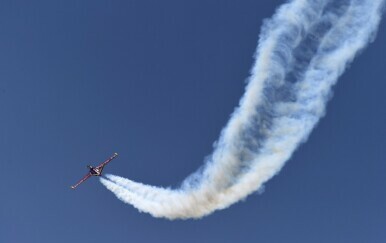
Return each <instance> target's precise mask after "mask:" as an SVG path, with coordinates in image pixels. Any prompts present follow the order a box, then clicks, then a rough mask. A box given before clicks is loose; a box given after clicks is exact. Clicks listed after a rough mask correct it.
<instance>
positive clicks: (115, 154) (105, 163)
mask: <svg viewBox="0 0 386 243" xmlns="http://www.w3.org/2000/svg"><path fill="white" fill-rule="evenodd" d="M117 156H118V154H117V153H114V155H113V156H111V157H110V158H108V159H107V160H106V161H104V162H103V163H102V164H100V165H98V166H97V167H96V168H99V169H103V167H104V166H105V165H107V164H108V163H110V162H111V161H112V160H113V159H115V158H116V157H117Z"/></svg>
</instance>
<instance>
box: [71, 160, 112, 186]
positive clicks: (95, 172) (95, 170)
mask: <svg viewBox="0 0 386 243" xmlns="http://www.w3.org/2000/svg"><path fill="white" fill-rule="evenodd" d="M117 156H118V154H117V153H114V155H113V156H111V157H110V158H108V159H107V160H106V161H105V162H103V163H102V164H100V165H98V166H96V167H93V166H91V165H87V168H88V169H89V170H90V171H89V172H88V173H87V175H85V176H84V177H83V178H82V179H81V180H80V181H79V182H78V183H76V184H75V185H73V186H71V188H72V189H75V188H76V187H77V186H79V185H80V184H82V183H83V182H84V181H86V180H87V179H88V178H90V177H91V176H101V175H102V171H103V168H104V167H105V166H106V165H107V164H108V163H110V162H111V161H112V160H113V159H115V158H116V157H117Z"/></svg>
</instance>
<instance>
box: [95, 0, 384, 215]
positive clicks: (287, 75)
mask: <svg viewBox="0 0 386 243" xmlns="http://www.w3.org/2000/svg"><path fill="white" fill-rule="evenodd" d="M383 4H384V0H369V1H366V0H343V1H342V0H339V1H336V0H293V1H291V2H289V3H287V4H284V5H282V6H281V7H280V8H279V9H278V10H277V11H276V13H275V15H274V16H273V17H272V19H270V20H268V21H266V22H265V24H264V26H263V28H262V33H261V36H260V40H259V45H258V48H257V51H256V62H255V64H254V66H253V69H252V74H251V77H250V78H249V83H248V85H247V87H246V91H245V94H244V96H243V97H242V99H241V101H240V105H239V107H238V108H237V109H236V110H235V112H234V114H233V115H232V117H231V119H230V121H229V122H228V124H227V126H226V127H225V128H224V129H223V131H222V133H221V136H220V138H219V141H218V142H217V144H216V147H215V150H214V152H213V154H212V156H211V157H210V159H209V160H208V161H207V162H206V163H205V165H204V166H203V168H201V169H200V170H199V171H197V172H195V173H194V174H193V175H191V176H190V177H188V178H187V179H185V181H184V182H183V184H182V186H181V187H180V188H178V189H165V188H160V187H155V186H149V185H144V184H141V183H137V182H134V181H131V180H129V179H125V178H121V177H118V176H114V175H108V176H107V179H104V178H101V182H102V183H103V184H104V185H105V186H106V187H107V188H108V189H109V190H111V191H112V192H113V193H114V194H115V195H116V196H117V197H118V198H119V199H121V200H122V201H124V202H126V203H129V204H132V205H133V206H134V207H136V208H137V209H139V210H140V211H143V212H147V213H150V214H151V215H153V216H155V217H165V218H169V219H176V218H199V217H202V216H204V215H207V214H209V213H211V212H213V211H215V210H218V209H223V208H226V207H228V206H229V205H231V204H233V203H235V202H237V201H239V200H240V199H243V198H245V197H246V196H247V195H249V194H250V193H252V192H254V191H257V190H259V189H260V188H261V187H262V185H263V184H264V183H265V182H266V181H268V180H269V179H270V178H272V177H273V176H274V175H275V174H277V173H278V172H279V171H280V169H281V168H282V167H283V165H284V164H285V162H286V161H287V160H288V159H289V158H290V156H291V155H292V153H293V152H294V150H295V149H296V148H297V147H298V146H299V144H300V143H302V142H304V141H305V140H306V139H307V137H308V135H309V133H310V132H311V130H312V128H313V127H314V126H315V125H316V124H317V122H318V120H319V119H320V117H322V116H323V114H324V110H325V104H326V102H327V101H328V99H329V97H330V89H331V87H332V86H333V85H334V84H335V83H336V80H337V78H338V77H339V76H340V75H341V74H342V72H343V71H344V69H345V67H346V65H347V64H348V63H350V62H351V61H352V59H353V58H354V56H355V55H356V54H357V53H358V51H360V50H361V49H363V48H364V47H365V46H366V45H367V44H368V43H369V42H370V41H372V40H373V39H374V37H375V32H376V30H377V28H378V25H379V22H380V19H381V13H382V9H383Z"/></svg>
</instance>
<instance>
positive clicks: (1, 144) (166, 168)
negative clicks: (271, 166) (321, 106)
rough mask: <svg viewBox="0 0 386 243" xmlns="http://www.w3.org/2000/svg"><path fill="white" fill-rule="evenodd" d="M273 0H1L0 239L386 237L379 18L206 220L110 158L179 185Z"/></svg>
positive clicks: (223, 109)
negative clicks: (293, 126)
mask: <svg viewBox="0 0 386 243" xmlns="http://www.w3.org/2000/svg"><path fill="white" fill-rule="evenodd" d="M281 3H282V1H268V0H264V1H253V0H243V1H240V2H236V1H230V0H222V1H210V2H208V1H177V0H168V1H164V2H160V1H150V0H144V1H114V2H113V1H98V0H97V1H83V2H79V1H71V0H70V1H65V2H63V1H52V0H51V1H43V0H42V1H34V2H31V1H2V2H1V3H0V33H2V35H1V38H0V48H1V55H0V65H1V68H0V110H1V111H2V115H1V119H0V152H1V156H2V158H1V160H0V165H1V167H2V176H1V177H0V182H1V183H0V193H1V198H0V219H1V221H0V242H11V243H12V242H40V243H41V242H58V243H60V242H81V241H84V242H90V241H94V242H105V241H110V242H116V243H120V242H138V243H140V242H300V243H302V242H307V243H308V242H382V240H384V239H385V238H386V233H385V231H384V225H385V224H386V206H385V205H386V193H385V191H386V190H385V185H386V183H385V182H386V179H385V173H386V164H385V163H384V162H385V161H386V155H385V152H384V148H385V144H386V141H385V140H386V136H385V135H386V130H385V128H384V124H386V113H385V112H384V111H383V110H384V107H385V106H386V101H385V98H384V95H383V93H384V90H385V88H386V84H385V82H384V76H385V75H384V67H385V56H386V48H385V47H384V45H382V44H383V43H385V41H386V31H385V22H384V21H383V22H382V24H381V26H380V28H379V32H378V36H377V39H376V40H375V42H374V43H372V44H371V45H370V46H369V47H368V48H367V49H366V50H365V51H364V52H363V53H361V54H360V56H359V57H357V58H356V60H355V61H354V63H353V64H352V65H351V66H350V68H349V69H348V70H347V71H346V73H345V74H344V75H343V76H342V77H341V78H340V80H339V82H338V85H337V86H336V87H335V88H334V98H333V99H332V100H331V101H330V102H329V104H328V109H327V115H326V116H325V117H324V118H323V119H322V120H321V122H320V123H319V126H318V127H317V128H316V129H315V130H314V131H313V133H312V135H311V137H310V139H309V141H308V142H307V143H306V144H303V145H302V146H301V147H300V148H299V149H298V150H297V152H296V153H295V154H294V156H293V157H292V159H291V160H290V161H289V162H288V163H287V165H286V166H285V167H284V169H283V170H282V171H281V173H280V174H279V175H278V176H276V177H274V178H273V179H272V180H271V181H269V182H268V183H267V184H266V190H265V192H264V193H263V194H261V195H259V194H255V195H251V196H250V197H248V199H247V200H246V201H244V202H241V203H238V204H236V205H233V206H232V207H230V208H229V209H227V210H223V211H219V212H216V213H214V214H213V215H210V216H209V217H205V218H203V219H201V220H187V221H180V220H177V221H169V220H164V219H154V218H152V217H151V216H149V215H147V214H141V213H138V212H137V211H136V210H135V209H133V208H132V207H130V206H128V205H125V204H123V203H122V202H120V201H119V200H117V199H116V198H115V196H113V195H112V194H111V192H109V191H107V190H106V189H105V188H104V187H103V186H101V185H100V183H99V182H98V181H97V180H95V179H94V178H93V179H94V180H90V181H88V182H87V183H85V184H84V185H82V186H81V187H79V190H76V191H72V190H70V189H69V186H70V185H71V184H73V183H74V182H76V181H77V180H78V179H80V177H82V176H83V175H84V174H85V173H86V172H87V171H86V168H85V165H87V164H97V163H98V162H100V161H102V160H104V159H106V158H107V157H108V156H110V155H111V154H112V153H113V152H118V153H119V154H120V155H119V158H118V159H116V160H115V161H113V162H112V163H111V164H110V165H109V166H108V167H106V172H108V173H113V174H117V175H121V176H125V177H128V178H131V179H133V180H136V181H141V182H146V183H149V184H154V185H160V186H176V185H178V184H179V183H180V182H181V181H182V180H183V179H184V178H185V177H186V176H187V175H189V174H190V173H191V172H193V171H194V170H196V169H197V168H198V167H199V166H200V165H201V164H202V162H203V160H204V158H205V156H207V155H209V154H210V153H211V151H212V144H213V142H214V141H215V140H216V139H217V138H218V135H219V132H220V131H221V128H222V127H223V126H224V125H225V124H226V122H227V120H228V118H229V115H230V114H231V112H232V111H233V109H234V107H235V106H236V105H237V103H238V100H239V98H240V97H241V95H242V93H243V90H244V84H245V82H244V80H245V79H246V78H247V77H248V73H249V69H250V67H251V65H252V62H253V58H252V56H253V53H254V50H255V48H256V43H257V39H258V35H259V31H260V26H261V23H262V21H263V19H264V18H268V17H270V16H271V15H272V14H273V12H274V9H275V8H276V7H277V6H279V5H280V4H281Z"/></svg>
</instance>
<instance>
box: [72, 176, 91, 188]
mask: <svg viewBox="0 0 386 243" xmlns="http://www.w3.org/2000/svg"><path fill="white" fill-rule="evenodd" d="M90 176H91V173H90V172H89V173H88V174H87V175H85V176H84V177H83V178H82V179H81V180H80V181H79V182H78V183H76V184H75V185H73V186H71V188H72V189H75V188H76V187H77V186H79V185H80V184H82V183H83V182H84V181H85V180H87V179H88V178H90Z"/></svg>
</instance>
